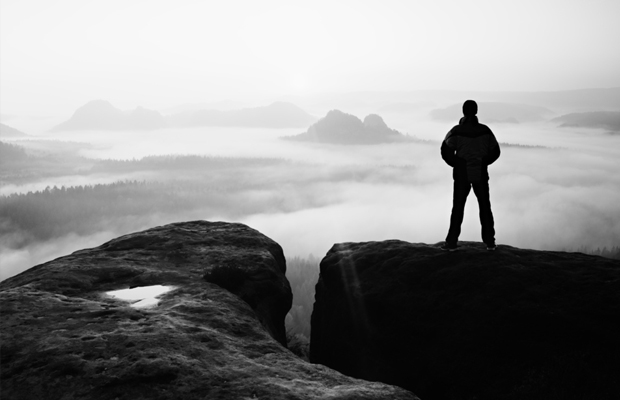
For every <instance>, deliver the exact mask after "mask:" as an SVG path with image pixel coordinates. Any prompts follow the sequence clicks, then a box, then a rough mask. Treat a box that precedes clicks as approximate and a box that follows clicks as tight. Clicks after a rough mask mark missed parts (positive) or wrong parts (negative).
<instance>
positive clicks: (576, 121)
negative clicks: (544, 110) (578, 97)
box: [551, 111, 620, 132]
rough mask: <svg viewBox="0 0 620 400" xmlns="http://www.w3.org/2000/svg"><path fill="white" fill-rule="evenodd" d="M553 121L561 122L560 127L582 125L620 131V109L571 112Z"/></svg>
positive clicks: (583, 126)
mask: <svg viewBox="0 0 620 400" xmlns="http://www.w3.org/2000/svg"><path fill="white" fill-rule="evenodd" d="M551 122H557V123H560V127H562V128H564V127H582V128H599V129H607V130H609V131H610V132H620V111H593V112H582V113H571V114H566V115H562V116H559V117H557V118H554V119H552V120H551Z"/></svg>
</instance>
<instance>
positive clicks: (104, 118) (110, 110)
mask: <svg viewBox="0 0 620 400" xmlns="http://www.w3.org/2000/svg"><path fill="white" fill-rule="evenodd" d="M166 126H167V123H166V121H165V120H164V117H163V116H162V115H161V114H160V113H159V112H158V111H154V110H148V109H145V108H143V107H137V108H136V109H135V110H133V111H127V112H125V111H121V110H119V109H118V108H116V107H114V106H113V105H112V104H111V103H110V102H108V101H105V100H93V101H90V102H88V103H86V104H85V105H83V106H82V107H80V108H78V109H77V110H76V111H75V113H73V116H72V117H71V118H70V119H68V120H67V121H65V122H62V123H60V124H58V125H56V126H55V127H54V128H52V129H51V130H52V131H53V132H59V131H75V130H123V129H127V130H131V129H139V130H144V129H147V130H150V129H160V128H165V127H166Z"/></svg>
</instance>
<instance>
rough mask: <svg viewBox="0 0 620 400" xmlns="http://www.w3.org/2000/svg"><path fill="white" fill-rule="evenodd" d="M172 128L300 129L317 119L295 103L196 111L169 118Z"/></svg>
mask: <svg viewBox="0 0 620 400" xmlns="http://www.w3.org/2000/svg"><path fill="white" fill-rule="evenodd" d="M167 119H168V121H169V123H170V125H173V126H185V127H192V126H236V127H245V128H300V127H307V126H308V125H310V124H311V123H313V122H314V121H316V118H315V117H313V116H312V115H310V114H308V113H307V112H305V111H304V110H302V109H301V108H299V107H297V106H296V105H294V104H292V103H287V102H282V101H280V102H275V103H272V104H270V105H268V106H264V107H253V108H242V109H240V110H229V111H220V110H197V111H188V112H183V113H178V114H173V115H169V116H168V117H167Z"/></svg>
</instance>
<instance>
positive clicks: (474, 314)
mask: <svg viewBox="0 0 620 400" xmlns="http://www.w3.org/2000/svg"><path fill="white" fill-rule="evenodd" d="M619 335H620V262H618V261H616V260H609V259H604V258H600V257H595V256H586V255H583V254H578V253H561V252H550V251H534V250H522V249H517V248H513V247H509V246H499V248H498V250H497V251H495V252H488V251H486V249H485V247H484V246H483V245H482V244H476V243H465V244H464V245H463V246H462V247H461V248H460V249H459V251H455V252H444V251H442V250H440V249H439V248H438V247H436V246H429V245H425V244H412V243H407V242H402V241H396V240H394V241H385V242H369V243H343V244H338V245H335V246H334V247H333V248H332V249H331V250H330V251H329V252H328V253H327V255H326V257H325V258H324V259H323V260H322V262H321V272H320V278H319V281H318V283H317V286H316V303H315V305H314V311H313V314H312V332H311V345H310V360H311V361H312V362H317V363H321V364H324V365H327V366H329V367H331V368H334V369H336V370H338V371H340V372H342V373H345V374H347V375H350V376H354V377H358V378H363V379H368V380H373V381H381V382H386V383H391V384H395V385H398V386H401V387H403V388H406V389H409V390H411V391H413V392H414V393H416V394H417V395H419V396H420V397H421V398H422V399H425V400H433V399H479V400H481V399H509V400H510V399H614V398H616V399H617V398H619V397H618V396H619V394H620V379H618V377H620V341H619V340H618V338H619V337H620V336H619Z"/></svg>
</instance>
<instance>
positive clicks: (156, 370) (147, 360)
mask: <svg viewBox="0 0 620 400" xmlns="http://www.w3.org/2000/svg"><path fill="white" fill-rule="evenodd" d="M285 270H286V266H285V259H284V254H283V252H282V249H281V247H280V246H279V245H278V244H277V243H275V242H274V241H272V240H271V239H269V238H267V237H266V236H264V235H262V234H261V233H259V232H258V231H256V230H254V229H251V228H249V227H247V226H245V225H242V224H232V223H224V222H206V221H193V222H184V223H176V224H170V225H165V226H161V227H157V228H152V229H148V230H145V231H143V232H137V233H133V234H129V235H125V236H121V237H119V238H117V239H114V240H111V241H109V242H107V243H105V244H103V245H101V246H99V247H96V248H92V249H85V250H80V251H77V252H75V253H73V254H71V255H68V256H65V257H61V258H58V259H56V260H53V261H50V262H47V263H45V264H41V265H38V266H36V267H33V268H31V269H29V270H27V271H25V272H23V273H21V274H19V275H16V276H14V277H11V278H9V279H7V280H5V281H3V282H0V304H2V318H0V324H1V326H0V328H1V329H0V335H1V339H2V341H1V343H2V348H1V352H0V356H1V360H0V376H1V377H2V397H3V399H4V398H6V399H61V398H62V399H77V398H83V399H101V400H104V399H105V400H108V399H109V400H114V399H145V400H146V399H161V400H164V399H169V400H177V399H184V400H192V399H201V400H202V399H253V398H256V399H281V400H285V399H286V400H288V399H325V398H330V399H336V400H337V399H342V400H345V399H368V400H379V399H402V400H405V399H407V400H415V399H417V397H415V396H414V395H413V394H411V393H410V392H408V391H406V390H404V389H401V388H397V387H393V386H389V385H386V384H382V383H375V382H366V381H362V380H358V379H354V378H350V377H347V376H344V375H342V374H340V373H338V372H336V371H334V370H331V369H329V368H327V367H324V366H322V365H313V364H310V363H308V362H306V361H303V360H302V359H300V358H298V357H297V356H295V355H294V354H293V353H291V352H290V351H289V350H287V349H286V348H285V345H286V342H285V340H286V339H285V332H284V318H285V315H286V313H287V312H288V310H289V308H290V307H291V299H292V294H291V289H290V286H289V283H288V281H287V279H286V277H285V275H284V273H285ZM152 285H162V286H164V287H167V288H168V289H171V290H170V291H169V292H167V293H165V294H163V295H161V296H160V297H159V298H158V300H155V301H154V302H153V303H152V304H151V305H150V306H148V305H147V306H145V307H138V305H139V304H138V303H133V302H131V301H125V300H120V299H117V298H115V297H112V296H111V295H109V294H108V292H109V291H115V290H119V289H128V288H136V287H138V288H139V287H146V286H152Z"/></svg>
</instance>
